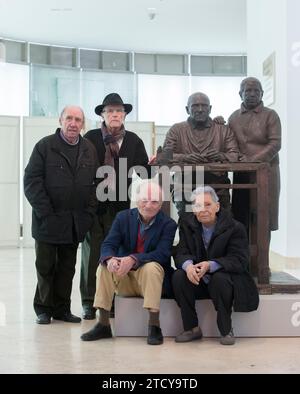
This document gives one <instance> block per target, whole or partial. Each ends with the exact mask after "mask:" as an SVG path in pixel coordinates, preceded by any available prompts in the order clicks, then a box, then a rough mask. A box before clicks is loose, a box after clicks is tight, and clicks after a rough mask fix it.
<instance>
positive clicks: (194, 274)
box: [186, 261, 209, 285]
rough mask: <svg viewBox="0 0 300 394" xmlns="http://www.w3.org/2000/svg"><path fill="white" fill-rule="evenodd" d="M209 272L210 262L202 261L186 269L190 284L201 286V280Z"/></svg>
mask: <svg viewBox="0 0 300 394" xmlns="http://www.w3.org/2000/svg"><path fill="white" fill-rule="evenodd" d="M208 271H209V262H208V261H201V262H200V263H197V264H190V265H188V267H187V269H186V274H187V277H188V279H189V281H190V282H192V283H193V284H194V285H199V283H200V280H201V278H202V277H203V276H204V275H205V274H206V273H207V272H208Z"/></svg>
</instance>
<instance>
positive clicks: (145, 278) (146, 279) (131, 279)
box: [94, 262, 164, 311]
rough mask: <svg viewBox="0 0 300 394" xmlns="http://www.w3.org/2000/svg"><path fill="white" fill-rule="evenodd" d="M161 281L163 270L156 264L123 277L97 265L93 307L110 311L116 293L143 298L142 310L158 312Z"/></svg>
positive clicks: (142, 267)
mask: <svg viewBox="0 0 300 394" xmlns="http://www.w3.org/2000/svg"><path fill="white" fill-rule="evenodd" d="M163 279H164V269H163V267H162V266H161V265H160V264H158V263H156V262H149V263H146V264H144V265H143V266H141V267H140V268H138V269H137V270H136V271H129V272H128V274H126V275H125V276H123V277H119V276H117V275H116V274H115V273H111V272H109V271H108V269H107V268H106V266H103V265H99V267H98V269H97V279H96V294H95V298H94V307H95V308H103V309H105V310H107V311H110V310H111V306H112V301H113V297H114V294H115V293H116V294H117V295H121V296H127V297H143V298H144V304H143V307H144V308H147V309H157V310H159V307H160V299H161V292H162V283H163Z"/></svg>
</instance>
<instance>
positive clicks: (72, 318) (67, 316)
mask: <svg viewBox="0 0 300 394" xmlns="http://www.w3.org/2000/svg"><path fill="white" fill-rule="evenodd" d="M53 319H55V320H62V321H66V322H68V323H80V322H81V319H80V317H78V316H75V315H72V313H71V312H65V313H64V314H63V315H59V316H53Z"/></svg>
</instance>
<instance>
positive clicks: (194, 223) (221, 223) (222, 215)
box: [185, 208, 233, 235]
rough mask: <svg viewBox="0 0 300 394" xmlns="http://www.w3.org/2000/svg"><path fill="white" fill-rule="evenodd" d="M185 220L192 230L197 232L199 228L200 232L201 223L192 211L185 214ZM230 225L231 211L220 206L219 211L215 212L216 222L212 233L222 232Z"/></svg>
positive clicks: (231, 222)
mask: <svg viewBox="0 0 300 394" xmlns="http://www.w3.org/2000/svg"><path fill="white" fill-rule="evenodd" d="M185 221H186V222H187V224H188V225H189V226H190V227H191V229H192V230H193V231H194V232H199V228H200V231H201V232H202V225H201V223H199V222H198V220H197V218H196V216H195V215H194V214H193V213H188V214H186V216H185ZM232 225H233V219H232V214H231V212H228V211H226V210H224V209H222V208H221V209H220V211H219V212H218V213H217V223H216V227H215V231H214V235H218V234H221V233H223V232H224V231H225V230H227V229H228V228H229V227H231V226H232Z"/></svg>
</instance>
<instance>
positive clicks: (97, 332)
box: [80, 323, 112, 341]
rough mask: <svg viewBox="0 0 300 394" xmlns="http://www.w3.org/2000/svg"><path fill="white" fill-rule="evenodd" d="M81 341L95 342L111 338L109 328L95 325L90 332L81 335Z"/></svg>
mask: <svg viewBox="0 0 300 394" xmlns="http://www.w3.org/2000/svg"><path fill="white" fill-rule="evenodd" d="M80 338H81V339H82V340H83V341H97V339H103V338H112V332H111V328H110V326H104V325H103V324H101V323H97V324H96V325H95V326H94V327H93V328H92V329H91V330H90V331H88V332H86V333H85V334H82V335H81V337H80Z"/></svg>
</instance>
